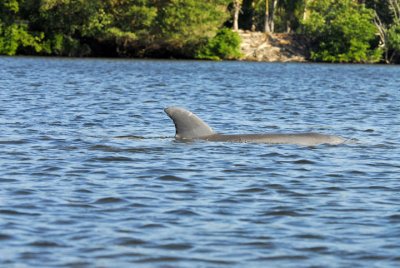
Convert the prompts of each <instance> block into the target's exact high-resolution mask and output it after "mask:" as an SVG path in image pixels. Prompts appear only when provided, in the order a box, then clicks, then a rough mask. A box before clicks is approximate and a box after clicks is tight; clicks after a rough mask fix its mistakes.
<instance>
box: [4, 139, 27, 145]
mask: <svg viewBox="0 0 400 268" xmlns="http://www.w3.org/2000/svg"><path fill="white" fill-rule="evenodd" d="M26 143H29V141H28V140H26V139H22V140H0V144H1V145H20V144H26Z"/></svg>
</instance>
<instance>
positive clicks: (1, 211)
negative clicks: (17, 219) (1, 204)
mask: <svg viewBox="0 0 400 268" xmlns="http://www.w3.org/2000/svg"><path fill="white" fill-rule="evenodd" d="M0 214H3V215H14V216H40V215H41V214H40V213H29V212H21V211H17V210H11V209H0Z"/></svg>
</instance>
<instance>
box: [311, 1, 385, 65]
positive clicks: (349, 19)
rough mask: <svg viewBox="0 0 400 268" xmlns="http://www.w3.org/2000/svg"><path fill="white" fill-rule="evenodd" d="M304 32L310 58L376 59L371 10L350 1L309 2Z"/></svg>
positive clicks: (368, 60)
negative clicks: (309, 50) (310, 47)
mask: <svg viewBox="0 0 400 268" xmlns="http://www.w3.org/2000/svg"><path fill="white" fill-rule="evenodd" d="M308 8H309V10H310V12H311V14H310V16H309V18H308V19H307V20H306V21H304V24H303V25H304V34H305V35H306V36H307V37H308V38H309V39H310V40H311V41H312V45H313V49H312V51H311V59H312V60H316V61H328V62H371V61H377V60H379V57H380V51H379V50H374V49H371V47H370V43H371V42H372V41H373V40H374V39H375V38H376V37H375V34H376V28H375V25H374V24H373V22H372V21H373V17H374V15H373V12H372V10H370V9H367V8H365V7H364V6H363V5H359V4H357V3H356V2H354V1H352V0H320V1H313V2H311V4H310V5H309V7H308Z"/></svg>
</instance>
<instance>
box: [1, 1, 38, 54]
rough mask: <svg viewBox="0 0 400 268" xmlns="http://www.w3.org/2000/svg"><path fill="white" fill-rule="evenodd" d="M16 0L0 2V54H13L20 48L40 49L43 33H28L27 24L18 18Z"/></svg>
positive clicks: (18, 8) (36, 50)
mask: <svg viewBox="0 0 400 268" xmlns="http://www.w3.org/2000/svg"><path fill="white" fill-rule="evenodd" d="M19 10H20V6H19V3H18V1H17V0H5V1H2V2H0V15H1V16H0V55H1V54H3V55H15V54H16V53H17V51H18V49H20V48H28V47H29V48H31V49H33V50H34V51H35V52H40V51H42V46H41V40H42V39H43V37H44V35H43V33H38V34H36V33H29V30H28V25H27V23H26V22H25V21H23V20H20V18H19V16H18V12H19Z"/></svg>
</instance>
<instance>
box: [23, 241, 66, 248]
mask: <svg viewBox="0 0 400 268" xmlns="http://www.w3.org/2000/svg"><path fill="white" fill-rule="evenodd" d="M29 246H33V247H40V248H53V247H63V245H61V244H59V243H56V242H53V241H47V240H39V241H35V242H32V243H30V244H29Z"/></svg>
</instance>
